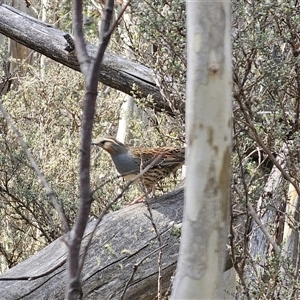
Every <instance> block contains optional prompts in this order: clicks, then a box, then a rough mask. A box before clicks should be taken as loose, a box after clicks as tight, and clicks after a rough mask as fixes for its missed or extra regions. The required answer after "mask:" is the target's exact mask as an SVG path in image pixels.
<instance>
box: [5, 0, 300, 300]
mask: <svg viewBox="0 0 300 300" xmlns="http://www.w3.org/2000/svg"><path fill="white" fill-rule="evenodd" d="M35 8H36V10H37V11H40V7H39V6H36V7H35ZM70 9H71V8H70V2H69V1H63V2H55V1H53V4H52V5H51V6H49V7H47V19H48V20H49V22H52V23H55V24H56V26H58V27H59V28H60V29H62V30H65V31H68V32H70V30H71V16H70ZM299 9H300V5H299V4H298V1H259V2H258V1H236V0H234V1H232V16H233V18H232V47H233V146H232V147H233V153H232V191H231V196H232V210H231V229H230V233H231V240H230V241H229V242H228V244H229V245H230V248H231V251H232V253H233V260H234V263H236V270H237V274H238V277H237V283H238V284H237V294H238V295H245V297H250V296H251V297H254V298H256V299H271V298H272V297H275V296H276V295H281V297H284V299H288V298H293V297H295V295H296V294H297V290H298V289H299V278H298V277H299V276H298V275H299V274H298V268H299V266H298V261H296V262H295V261H289V259H287V258H284V257H278V256H275V255H274V252H273V250H272V248H270V251H269V253H268V255H267V258H266V259H267V261H266V262H264V264H262V262H261V261H260V258H259V257H252V256H251V253H249V252H250V250H249V249H250V240H251V234H252V233H253V232H252V230H253V228H254V227H253V226H254V225H253V224H254V223H253V219H252V216H251V215H250V214H249V211H248V206H247V205H248V203H250V204H251V205H252V206H253V207H254V208H255V209H256V213H257V214H258V215H260V213H261V212H262V211H264V209H268V208H272V209H273V210H274V212H275V217H274V220H275V221H274V222H272V224H265V225H266V226H267V228H268V230H269V233H270V234H271V235H272V237H273V238H274V240H275V241H276V243H277V244H278V245H279V246H282V247H283V246H284V243H285V241H284V240H283V224H284V221H285V220H289V226H291V227H292V228H293V229H294V230H297V228H298V226H299V225H298V222H297V221H295V220H292V219H290V218H289V216H288V215H286V214H285V207H286V204H287V202H288V193H287V191H288V185H289V183H290V182H291V181H292V182H294V183H296V184H298V185H299V157H300V155H299V139H300V135H299V126H300V116H299V114H300V73H299V72H300V69H299V66H300V65H299V51H300V41H299V34H298V33H299V32H300V28H299V24H300V23H299ZM116 11H117V7H116ZM85 14H86V17H87V19H86V25H85V32H86V38H87V39H88V40H89V41H90V42H95V43H96V40H97V35H98V23H97V22H98V20H99V17H100V16H101V10H100V6H99V5H96V4H95V3H94V2H93V1H92V2H91V3H89V4H88V5H87V6H86V8H85ZM129 17H130V20H131V26H128V23H123V24H122V25H121V26H120V28H119V30H118V31H117V32H116V33H115V36H114V37H113V41H112V42H111V44H110V49H109V50H110V51H113V52H115V53H118V54H119V55H124V52H125V51H128V48H129V49H130V50H131V53H132V59H133V60H135V61H137V62H139V63H141V64H143V65H146V66H148V67H150V68H152V69H153V73H154V76H155V79H156V81H157V83H158V85H159V87H160V89H161V93H162V95H163V97H164V100H165V101H166V103H168V105H169V107H170V108H171V109H172V113H173V116H172V117H171V116H170V115H168V114H166V113H163V112H162V113H160V114H155V113H154V111H152V110H150V109H149V108H145V105H144V103H145V101H152V99H151V98H148V99H140V100H137V101H136V102H137V105H138V106H139V108H140V109H141V110H142V112H140V111H138V112H137V113H136V115H135V117H134V118H133V119H132V120H131V131H132V137H133V138H132V140H130V141H128V142H129V143H131V144H134V145H148V146H149V147H151V146H163V145H174V146H178V145H182V144H183V142H184V140H185V137H184V117H185V116H184V103H185V72H186V53H185V42H186V41H185V36H186V29H185V28H186V26H185V3H184V1H181V0H177V1H167V2H165V1H155V2H153V1H152V2H148V1H143V3H136V2H134V3H133V4H132V5H131V8H130V11H129ZM5 53H6V52H5V47H4V48H3V50H2V58H1V65H2V67H3V73H2V78H3V80H6V78H7V77H6V76H7V75H6V72H4V71H5V66H6V63H7V56H6V55H5ZM11 79H13V81H12V82H13V84H12V86H11V88H10V90H9V92H8V93H6V94H5V95H3V96H2V103H3V104H4V106H5V107H6V108H7V110H8V112H9V114H10V116H11V118H12V119H13V121H14V122H15V124H16V125H17V126H18V128H19V130H20V131H21V133H22V135H23V136H24V139H25V140H26V142H27V143H28V146H29V147H30V150H31V151H32V153H33V155H34V157H35V159H36V161H37V162H38V164H39V166H40V167H41V169H42V171H43V173H44V174H45V176H46V178H47V180H49V182H50V184H51V186H52V188H53V190H54V191H55V193H56V194H57V196H58V199H59V200H60V202H61V205H62V207H63V209H64V211H65V214H66V216H67V218H68V221H69V223H70V224H72V223H73V221H74V216H75V211H76V209H77V200H78V187H77V185H78V156H79V133H80V132H79V131H80V120H81V111H82V107H81V106H82V99H83V82H82V76H81V74H79V73H75V72H74V71H72V70H69V69H67V68H66V67H64V66H60V65H58V64H57V63H54V62H52V61H49V60H47V61H46V68H45V69H44V70H43V72H41V69H40V57H39V56H38V55H37V56H36V59H35V63H34V64H33V65H25V64H23V63H22V62H19V68H17V69H16V70H15V72H14V73H13V74H12V78H11ZM99 91H100V93H99V96H98V102H97V113H96V117H95V118H96V119H95V128H94V135H95V138H96V137H98V136H100V135H105V134H109V135H115V134H116V132H117V128H118V120H119V117H120V116H119V112H120V108H121V105H122V103H123V99H124V97H123V96H122V95H121V94H119V93H118V92H117V91H113V90H111V89H108V88H107V87H105V86H102V85H101V84H100V85H99ZM145 128H146V129H147V130H145ZM0 139H1V143H0V149H1V150H0V228H1V230H0V271H4V270H5V269H6V268H9V267H12V266H13V265H15V264H17V263H19V262H20V261H22V260H23V259H25V258H27V257H28V256H30V255H32V254H33V253H35V252H36V251H37V250H39V249H41V248H43V247H44V246H45V245H47V244H48V243H50V242H51V241H53V240H54V239H56V238H57V237H59V236H60V235H61V233H62V232H61V228H60V225H59V219H58V217H57V214H56V212H55V210H54V209H53V208H52V206H51V205H50V204H49V202H48V200H47V195H46V194H45V192H44V191H43V189H42V188H41V187H40V184H39V181H38V178H37V176H36V174H35V173H34V172H33V170H32V168H31V166H30V164H29V163H28V160H27V158H26V156H25V154H24V152H23V151H22V149H21V148H20V146H19V143H18V140H17V138H16V137H15V135H14V134H13V133H12V131H11V130H10V128H9V127H8V125H7V124H6V122H5V121H4V119H3V118H2V117H1V118H0ZM283 149H284V160H285V167H284V171H285V172H286V173H287V174H288V177H287V176H284V178H285V181H281V184H280V186H277V187H276V189H275V188H274V191H273V192H274V195H269V197H265V196H264V197H263V202H262V204H261V203H260V204H259V200H260V199H261V197H262V196H263V195H265V194H264V192H265V187H266V184H267V182H268V179H269V178H270V176H271V175H270V174H271V170H272V167H273V166H274V160H275V159H276V157H278V155H279V154H280V153H282V151H283ZM92 163H93V174H92V180H93V186H94V187H95V188H96V187H98V186H99V185H100V184H101V183H102V182H103V178H105V179H106V178H107V177H108V176H114V175H115V171H114V169H113V168H112V163H111V161H110V159H108V157H107V155H106V154H104V153H103V152H101V151H99V150H98V149H94V150H93V161H92ZM174 184H176V181H175V182H171V183H170V182H167V183H165V185H164V186H162V187H161V192H166V191H168V190H170V188H172V186H174ZM122 185H123V182H122V180H121V179H117V180H116V179H115V180H113V181H112V182H110V183H109V184H107V185H105V186H104V187H103V189H101V190H99V191H98V193H97V195H96V197H95V201H94V203H93V211H92V214H93V215H95V216H97V215H98V214H99V212H100V211H101V208H102V207H103V205H105V203H106V202H107V201H108V200H109V199H111V198H112V197H113V196H114V195H115V194H116V193H117V192H118V190H120V189H121V187H122ZM137 193H138V191H137V190H136V189H135V188H131V190H130V191H129V192H128V193H127V194H126V196H125V197H124V199H122V200H120V202H119V203H118V204H117V205H116V206H115V207H114V209H118V208H119V207H121V206H122V205H123V204H124V203H126V202H127V201H131V200H132V199H133V198H134V197H136V195H137ZM275 193H276V199H279V202H276V206H275V205H274V197H273V196H275ZM298 256H299V255H298ZM260 266H263V268H264V272H261V273H260V272H258V271H257V270H258V268H259V267H260ZM283 269H284V270H285V272H283V271H282V270H283ZM287 269H288V272H286V270H287ZM253 270H255V272H254V271H253ZM253 272H254V273H255V276H254V277H253V276H252V275H251V276H250V275H249V274H253ZM249 278H251V282H250V281H249V280H248V279H249ZM247 280H248V281H247Z"/></svg>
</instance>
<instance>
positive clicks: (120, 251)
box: [0, 189, 184, 300]
mask: <svg viewBox="0 0 300 300" xmlns="http://www.w3.org/2000/svg"><path fill="white" fill-rule="evenodd" d="M183 198H184V193H183V190H182V189H181V190H177V191H174V192H172V193H169V194H167V195H164V196H162V197H159V198H157V199H153V200H152V201H151V202H150V208H151V210H152V214H153V218H154V222H155V224H156V226H157V229H158V232H159V233H160V234H161V239H162V248H161V249H162V253H163V254H162V289H163V291H164V292H165V291H166V290H167V289H168V287H169V286H170V284H171V282H170V279H171V277H172V275H173V273H174V271H175V268H176V262H177V255H178V251H179V240H180V231H178V230H177V229H176V225H178V224H180V223H181V222H182V215H183ZM148 216H149V212H148V209H147V206H146V205H145V204H144V203H141V204H136V205H132V206H128V207H125V208H123V209H121V210H119V211H116V212H113V213H110V214H107V215H106V216H105V217H104V219H103V220H102V222H101V223H100V225H99V226H98V228H97V230H96V232H95V235H94V238H93V241H92V243H91V245H90V248H89V250H88V254H87V257H86V261H85V264H84V268H83V272H82V288H83V299H102V300H104V299H121V296H122V294H123V292H124V287H125V286H126V283H127V282H128V280H129V279H130V277H131V276H132V273H133V269H134V266H135V265H138V264H139V263H140V262H141V261H142V263H140V264H139V265H138V267H137V270H136V272H135V273H134V276H133V278H132V280H131V282H130V283H129V284H128V288H127V290H126V292H125V294H124V298H123V299H143V300H146V299H153V298H154V297H155V295H156V293H157V281H158V262H157V258H158V252H159V249H160V246H159V243H158V240H157V238H156V236H155V232H154V229H153V226H152V223H151V221H150V220H149V217H148ZM95 223H96V221H95V220H93V221H90V223H89V225H88V227H87V230H86V233H85V237H84V240H83V247H85V245H86V243H87V240H88V237H89V236H90V234H91V231H92V230H93V228H94V226H95ZM66 258H67V246H66V244H65V242H64V238H63V237H61V238H59V239H57V240H56V241H54V242H53V243H51V244H50V245H49V246H47V247H46V248H44V249H43V250H41V251H39V252H38V253H36V254H35V255H33V256H32V257H30V258H29V259H27V260H25V261H24V262H22V263H20V264H19V265H17V266H15V267H13V268H12V269H10V270H8V271H7V272H6V273H5V274H3V275H2V276H0V294H1V299H6V300H12V299H13V300H15V299H31V300H32V299H64V296H65V281H66ZM45 273H47V275H45V276H42V277H40V275H41V274H45ZM36 277H38V278H36ZM28 278H31V279H30V280H28Z"/></svg>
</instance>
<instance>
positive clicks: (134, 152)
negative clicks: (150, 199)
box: [93, 136, 185, 190]
mask: <svg viewBox="0 0 300 300" xmlns="http://www.w3.org/2000/svg"><path fill="white" fill-rule="evenodd" d="M93 144H94V145H97V146H100V147H101V148H103V149H104V150H106V151H107V152H108V153H109V154H110V155H111V158H112V160H113V162H114V164H115V167H116V169H117V170H118V172H119V173H120V175H122V176H123V177H124V178H125V179H126V180H131V179H132V178H133V177H135V176H136V175H138V174H139V173H140V172H141V171H142V170H143V169H144V168H145V167H147V165H149V164H150V163H151V162H152V161H153V160H154V159H155V158H156V157H158V156H159V155H161V157H162V158H161V159H159V161H158V162H157V163H156V164H155V165H154V166H153V167H151V168H150V169H149V170H148V171H147V172H146V173H145V174H144V175H143V176H142V178H141V179H140V181H141V182H142V183H143V184H144V185H145V187H146V189H147V190H150V189H151V187H152V186H153V185H155V183H157V182H158V181H160V180H162V179H164V178H165V177H168V176H170V175H171V173H174V172H176V171H177V170H178V169H179V168H180V167H181V166H182V165H183V164H184V155H185V149H184V148H174V147H157V148H139V147H129V146H126V145H124V144H122V143H121V142H119V141H118V140H116V139H115V138H114V137H110V136H106V137H103V138H100V139H99V140H98V141H96V142H93Z"/></svg>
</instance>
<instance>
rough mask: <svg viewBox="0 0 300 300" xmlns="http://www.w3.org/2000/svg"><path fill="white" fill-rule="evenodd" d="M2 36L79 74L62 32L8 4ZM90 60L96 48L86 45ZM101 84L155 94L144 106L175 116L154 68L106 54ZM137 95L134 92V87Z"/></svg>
mask: <svg viewBox="0 0 300 300" xmlns="http://www.w3.org/2000/svg"><path fill="white" fill-rule="evenodd" d="M0 33H2V34H4V35H5V36H7V37H9V38H11V39H13V40H15V41H16V42H18V43H20V44H22V45H24V46H26V47H28V48H31V49H33V50H35V51H37V52H39V53H41V54H43V55H45V56H47V57H49V58H51V59H53V60H55V61H57V62H59V63H61V64H63V65H65V66H67V67H69V68H71V69H74V70H76V71H80V68H79V64H78V61H77V58H76V55H73V54H69V53H68V51H66V50H65V48H66V47H67V46H68V44H67V42H66V40H65V39H64V35H65V34H66V32H63V31H61V30H59V29H55V28H53V27H52V26H51V25H49V24H46V23H44V22H42V21H39V20H37V19H35V18H33V17H30V16H28V15H26V14H24V13H22V12H20V11H18V10H16V9H14V8H12V7H10V6H8V5H5V4H0ZM87 50H88V55H89V57H90V59H93V58H94V57H95V54H96V51H97V48H96V46H93V45H91V44H87ZM99 81H100V82H102V83H104V84H106V85H108V86H110V87H112V88H115V89H117V90H120V91H122V92H124V93H126V94H128V95H133V94H134V96H135V97H139V98H143V97H147V96H148V95H152V97H153V101H154V103H150V102H146V103H145V104H146V105H148V106H149V107H151V108H154V109H155V110H156V111H162V110H164V112H166V113H167V114H169V115H171V116H173V112H172V110H171V108H170V107H169V105H168V104H167V103H165V102H164V101H163V99H162V96H161V94H160V92H159V89H158V88H157V87H156V85H155V83H154V80H153V78H152V71H151V69H149V68H147V67H145V66H143V65H140V64H138V63H135V62H132V61H130V60H128V59H125V58H122V57H120V56H118V55H116V54H113V53H109V52H106V53H105V56H104V60H103V62H102V64H101V68H100V71H99ZM134 85H135V92H134V93H133V86H134Z"/></svg>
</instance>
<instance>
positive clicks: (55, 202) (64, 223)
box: [0, 102, 69, 232]
mask: <svg viewBox="0 0 300 300" xmlns="http://www.w3.org/2000/svg"><path fill="white" fill-rule="evenodd" d="M0 110H1V113H2V115H3V117H4V118H5V119H6V121H7V123H8V124H9V125H10V127H11V128H12V130H13V132H14V133H15V135H16V136H17V137H18V140H19V142H20V144H21V146H22V148H23V150H24V152H25V153H26V155H27V157H28V159H29V161H30V163H31V165H32V167H33V168H34V170H35V172H36V174H37V175H38V177H39V179H40V181H41V184H42V185H43V186H44V188H45V190H46V193H47V196H48V197H49V198H50V200H51V202H52V204H53V206H54V208H55V209H56V211H57V213H58V215H59V217H60V221H61V224H62V227H63V230H64V232H68V231H69V226H68V222H67V219H66V217H65V214H64V212H63V210H62V208H61V206H60V205H59V202H58V200H57V198H56V196H55V193H54V192H53V190H52V189H51V187H50V185H49V183H48V182H47V180H46V178H45V176H44V175H43V173H42V171H41V170H40V168H39V167H38V165H37V163H36V161H35V160H34V158H33V156H32V154H31V152H30V150H29V149H28V147H27V144H26V143H25V141H24V140H23V137H22V135H21V133H20V131H19V130H18V128H17V127H16V126H15V124H14V122H13V121H12V120H11V118H10V116H9V114H8V113H7V111H6V109H5V108H4V106H3V105H2V103H1V102H0Z"/></svg>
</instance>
